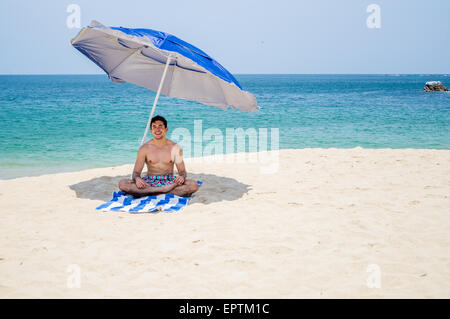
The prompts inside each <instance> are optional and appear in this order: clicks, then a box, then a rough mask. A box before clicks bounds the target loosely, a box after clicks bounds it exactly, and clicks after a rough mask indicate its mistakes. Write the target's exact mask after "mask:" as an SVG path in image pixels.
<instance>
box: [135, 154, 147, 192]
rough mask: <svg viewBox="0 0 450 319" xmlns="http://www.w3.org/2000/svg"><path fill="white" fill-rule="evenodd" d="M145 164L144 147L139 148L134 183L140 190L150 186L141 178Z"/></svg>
mask: <svg viewBox="0 0 450 319" xmlns="http://www.w3.org/2000/svg"><path fill="white" fill-rule="evenodd" d="M144 164H145V152H144V149H143V146H141V147H140V148H139V151H138V153H137V157H136V163H135V164H134V168H133V177H132V178H133V181H134V182H135V183H136V186H137V187H138V188H144V187H145V186H147V185H148V184H147V183H146V182H144V181H143V180H142V178H141V173H142V169H143V168H144Z"/></svg>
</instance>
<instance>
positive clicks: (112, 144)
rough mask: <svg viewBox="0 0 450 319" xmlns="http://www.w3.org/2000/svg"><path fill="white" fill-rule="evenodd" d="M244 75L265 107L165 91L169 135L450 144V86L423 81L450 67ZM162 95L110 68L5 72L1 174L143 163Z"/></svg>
mask: <svg viewBox="0 0 450 319" xmlns="http://www.w3.org/2000/svg"><path fill="white" fill-rule="evenodd" d="M236 78H237V80H238V81H239V83H240V84H241V86H242V87H243V88H244V89H245V90H247V91H249V92H251V93H253V94H254V95H255V97H256V99H257V100H258V104H259V106H260V111H259V112H255V113H244V112H241V111H238V110H230V109H229V110H226V111H224V110H221V109H219V108H215V107H211V106H206V105H202V104H199V103H195V102H191V101H186V100H181V99H176V98H168V97H165V96H161V97H160V99H159V103H158V106H157V108H156V112H155V115H156V114H159V115H162V116H164V117H166V119H167V120H168V127H169V132H168V137H169V138H170V137H171V133H172V132H174V131H176V129H178V132H179V131H180V130H179V129H180V128H184V129H186V130H188V131H189V132H191V133H192V135H193V136H194V121H196V120H197V121H199V120H201V126H202V130H203V131H205V130H207V129H209V128H216V129H218V130H219V131H220V132H223V133H224V135H225V131H226V129H227V128H243V129H244V130H247V129H252V128H254V129H255V130H257V131H258V132H259V129H264V128H267V129H268V130H269V132H270V130H271V129H273V128H277V129H278V132H279V143H278V144H279V148H281V149H286V148H313V147H320V148H353V147H357V146H360V147H363V148H428V149H450V130H449V128H450V92H433V93H426V92H424V91H423V87H424V85H425V82H427V81H432V80H433V81H441V82H442V83H443V84H444V85H446V86H447V87H449V86H450V76H448V75H275V74H273V75H237V76H236ZM154 96H155V93H154V92H152V91H150V90H147V89H144V88H141V87H138V86H135V85H132V84H128V83H125V84H114V83H112V82H111V81H109V79H108V77H107V76H106V75H0V110H1V112H0V179H9V178H15V177H21V176H34V175H41V174H46V173H53V172H65V171H75V170H80V169H85V168H94V167H107V166H115V165H121V164H132V163H134V161H135V157H136V151H137V149H138V148H139V142H140V139H141V138H142V135H143V133H144V130H145V125H146V123H147V119H148V116H149V113H150V110H151V107H152V104H153V98H154ZM198 123H199V122H197V124H198ZM177 142H178V141H177ZM198 142H199V141H198V140H197V143H198ZM269 145H270V144H269ZM236 150H237V149H235V150H234V151H236ZM246 150H248V149H246ZM224 151H227V150H226V148H224ZM229 151H233V150H229ZM185 155H186V153H185ZM191 155H196V154H193V153H192V154H191ZM197 155H198V154H197Z"/></svg>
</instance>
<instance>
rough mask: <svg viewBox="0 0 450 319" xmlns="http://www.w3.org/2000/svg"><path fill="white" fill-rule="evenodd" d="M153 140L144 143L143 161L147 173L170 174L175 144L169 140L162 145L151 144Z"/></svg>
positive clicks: (171, 172)
mask: <svg viewBox="0 0 450 319" xmlns="http://www.w3.org/2000/svg"><path fill="white" fill-rule="evenodd" d="M152 141H153V140H150V141H148V142H147V143H145V144H144V146H145V163H146V164H147V175H149V176H151V175H172V174H173V165H174V157H173V148H174V147H175V146H176V144H175V143H174V142H172V141H170V140H167V143H166V144H164V145H163V146H157V145H154V144H152Z"/></svg>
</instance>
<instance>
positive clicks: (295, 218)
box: [0, 148, 450, 298]
mask: <svg viewBox="0 0 450 319" xmlns="http://www.w3.org/2000/svg"><path fill="white" fill-rule="evenodd" d="M230 156H231V155H230ZM449 164H450V151H447V150H442V151H437V150H416V149H406V150H391V149H382V150H368V149H367V150H366V149H361V148H355V149H303V150H283V151H280V162H279V172H278V173H277V174H265V175H264V174H260V170H259V168H258V166H257V165H255V164H234V165H232V164H229V163H222V164H218V165H213V164H210V163H209V164H208V163H206V164H205V163H190V164H188V167H187V168H188V171H189V172H191V173H193V174H191V176H192V177H194V178H196V179H201V180H203V181H204V186H202V187H201V188H200V190H199V192H198V193H197V195H196V197H195V199H194V200H193V202H192V203H191V205H190V206H189V207H187V208H185V209H184V210H183V211H181V212H178V213H159V214H138V215H132V214H128V213H124V212H109V213H102V212H98V211H96V210H94V208H95V207H96V206H97V205H99V204H101V203H102V202H104V201H107V200H109V199H110V197H111V194H112V191H114V190H116V185H117V183H118V181H119V180H120V179H122V178H124V177H128V176H129V173H130V172H131V169H132V165H126V166H120V167H115V168H101V169H92V170H85V171H80V172H74V173H62V174H53V175H44V176H39V177H26V178H19V179H14V180H3V181H0V227H1V228H0V297H1V298H11V297H19V298H22V297H39V298H41V297H48V298H55V297H56V298H72V297H87V298H91V297H92V298H94V297H95V298H103V297H135V298H141V297H146V298H304V297H327V298H328V297H333V298H334V297H343V298H348V297H356V298H368V297H383V298H392V297H407V298H410V297H411V298H412V297H419V298H422V297H425V298H430V297H431V298H436V297H440V298H449V297H450V292H449V291H450V199H449V193H450V192H449V189H450V165H449ZM73 264H75V265H77V266H75V268H73V267H74V266H69V265H73ZM371 264H375V265H377V266H371V267H375V268H373V269H375V270H374V271H373V270H372V268H370V267H369V265H371ZM70 267H72V268H70ZM76 267H79V269H80V278H81V282H80V284H81V286H80V288H76V287H75V288H69V287H68V286H67V281H68V278H69V283H73V281H71V280H72V279H73V278H74V276H76V273H74V272H73V270H74V269H77V268H76ZM368 267H369V272H367V270H368ZM377 267H379V270H380V277H379V278H380V284H381V287H380V288H369V287H368V286H367V280H368V278H369V277H370V278H372V279H373V278H375V279H374V280H375V281H373V282H375V283H376V282H377V281H376V278H377V277H376V269H377Z"/></svg>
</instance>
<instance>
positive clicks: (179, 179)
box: [173, 175, 184, 185]
mask: <svg viewBox="0 0 450 319" xmlns="http://www.w3.org/2000/svg"><path fill="white" fill-rule="evenodd" d="M173 182H174V183H175V184H178V185H183V184H184V177H183V176H181V175H178V176H177V177H175V180H174V181H173Z"/></svg>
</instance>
